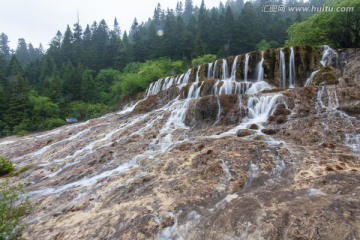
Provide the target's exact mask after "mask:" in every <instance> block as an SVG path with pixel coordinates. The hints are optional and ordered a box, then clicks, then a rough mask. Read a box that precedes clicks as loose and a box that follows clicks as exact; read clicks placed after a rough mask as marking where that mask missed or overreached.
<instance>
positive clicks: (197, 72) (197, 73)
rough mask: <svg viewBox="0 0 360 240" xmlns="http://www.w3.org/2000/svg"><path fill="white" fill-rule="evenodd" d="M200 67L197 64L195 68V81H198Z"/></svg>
mask: <svg viewBox="0 0 360 240" xmlns="http://www.w3.org/2000/svg"><path fill="white" fill-rule="evenodd" d="M200 69H201V65H200V66H198V68H197V71H196V78H195V82H199V78H200V77H199V72H200Z"/></svg>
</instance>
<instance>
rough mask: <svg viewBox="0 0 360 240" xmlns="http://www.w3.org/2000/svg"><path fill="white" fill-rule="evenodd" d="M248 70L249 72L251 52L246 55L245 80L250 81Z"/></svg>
mask: <svg viewBox="0 0 360 240" xmlns="http://www.w3.org/2000/svg"><path fill="white" fill-rule="evenodd" d="M248 72H249V54H248V53H247V54H246V55H245V66H244V81H245V82H247V81H248Z"/></svg>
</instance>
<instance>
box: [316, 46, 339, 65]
mask: <svg viewBox="0 0 360 240" xmlns="http://www.w3.org/2000/svg"><path fill="white" fill-rule="evenodd" d="M336 56H337V53H336V52H335V50H334V49H332V48H331V47H329V46H328V45H324V53H323V56H322V58H321V62H320V63H321V65H322V66H323V67H327V66H329V65H331V63H332V58H333V57H336Z"/></svg>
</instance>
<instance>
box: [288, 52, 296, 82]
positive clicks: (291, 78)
mask: <svg viewBox="0 0 360 240" xmlns="http://www.w3.org/2000/svg"><path fill="white" fill-rule="evenodd" d="M294 87H295V54H294V48H293V47H291V48H290V62H289V88H294Z"/></svg>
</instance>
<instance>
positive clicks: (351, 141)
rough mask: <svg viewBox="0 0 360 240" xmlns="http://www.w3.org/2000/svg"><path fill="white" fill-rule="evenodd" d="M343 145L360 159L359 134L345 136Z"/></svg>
mask: <svg viewBox="0 0 360 240" xmlns="http://www.w3.org/2000/svg"><path fill="white" fill-rule="evenodd" d="M345 143H346V145H348V146H349V147H350V149H351V150H352V151H353V152H354V153H355V154H356V155H357V156H358V158H359V159H360V133H359V132H358V133H352V134H346V136H345Z"/></svg>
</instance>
